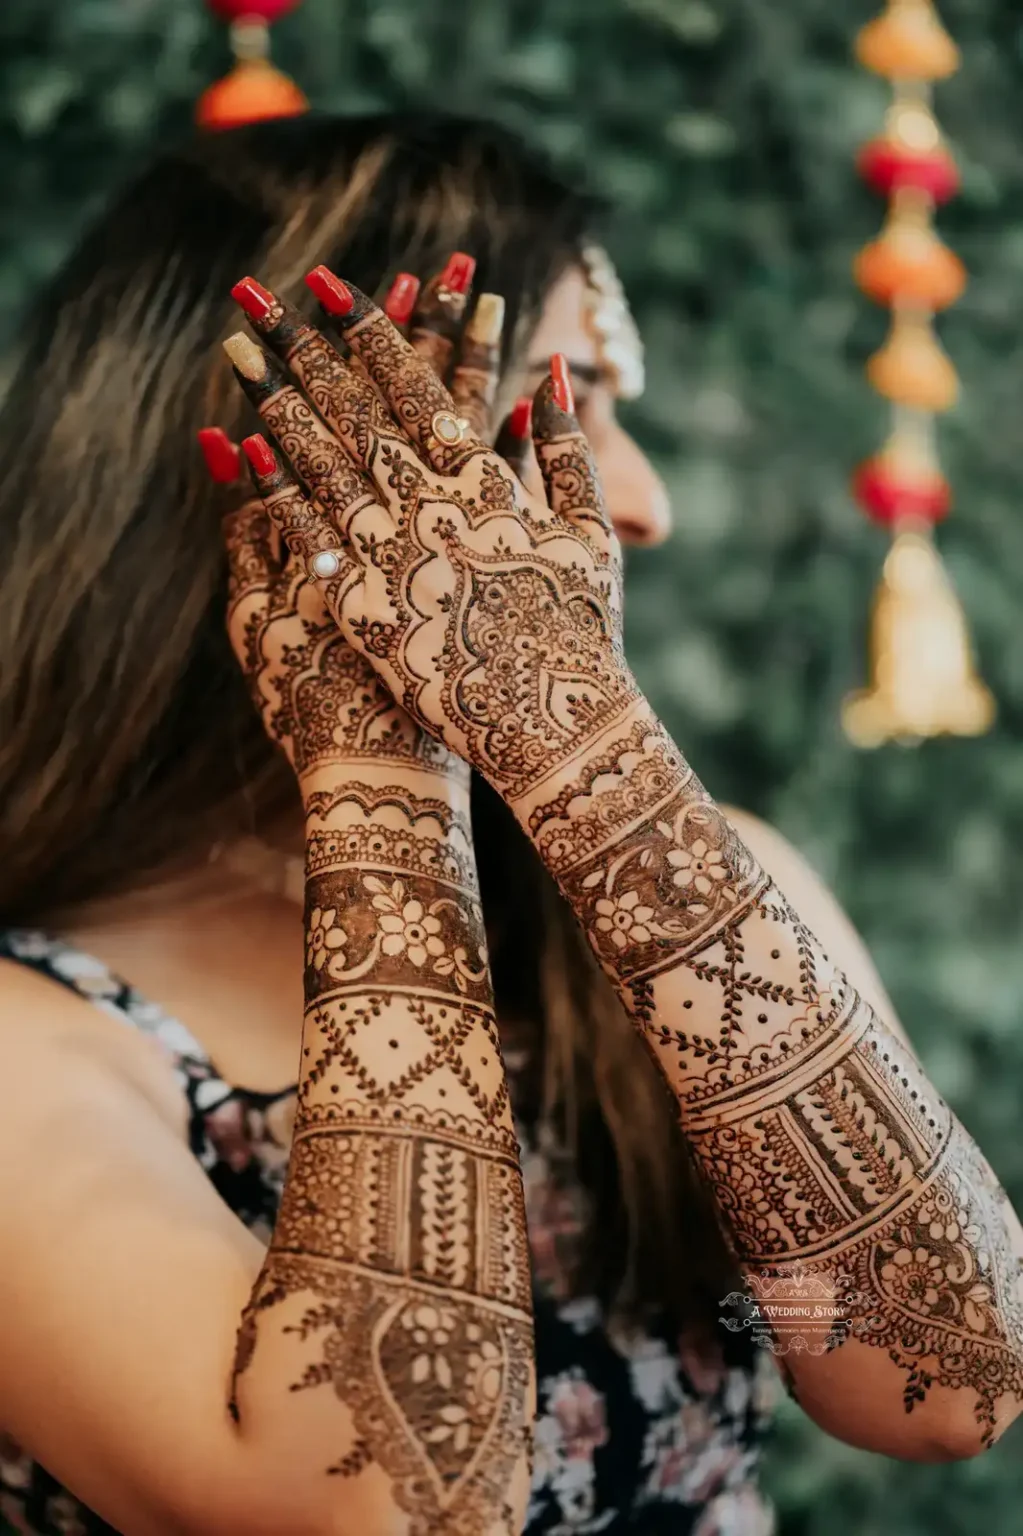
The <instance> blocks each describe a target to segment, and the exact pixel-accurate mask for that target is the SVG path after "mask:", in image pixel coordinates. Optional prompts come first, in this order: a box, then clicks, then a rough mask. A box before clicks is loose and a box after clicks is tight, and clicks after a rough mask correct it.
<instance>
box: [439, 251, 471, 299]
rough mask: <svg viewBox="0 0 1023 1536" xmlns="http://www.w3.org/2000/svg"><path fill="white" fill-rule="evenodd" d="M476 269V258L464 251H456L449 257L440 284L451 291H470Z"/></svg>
mask: <svg viewBox="0 0 1023 1536" xmlns="http://www.w3.org/2000/svg"><path fill="white" fill-rule="evenodd" d="M475 271H476V261H475V258H474V257H472V256H467V255H466V254H465V252H464V251H456V252H455V254H454V255H453V256H449V257H448V264H447V266H446V267H445V268H444V271H443V272H442V273H441V275H440V286H441V287H442V288H447V289H448V290H449V291H450V292H451V293H468V292H469V289H470V288H471V287H472V279H473V274H474V273H475Z"/></svg>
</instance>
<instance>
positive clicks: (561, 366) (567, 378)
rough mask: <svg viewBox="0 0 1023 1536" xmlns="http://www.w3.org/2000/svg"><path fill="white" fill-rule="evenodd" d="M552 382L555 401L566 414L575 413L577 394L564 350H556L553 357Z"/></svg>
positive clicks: (571, 414) (572, 414)
mask: <svg viewBox="0 0 1023 1536" xmlns="http://www.w3.org/2000/svg"><path fill="white" fill-rule="evenodd" d="M551 383H552V384H553V386H554V403H555V405H558V406H560V407H561V409H562V410H563V411H564V412H565V414H566V416H574V415H575V395H574V393H573V391H572V375H571V374H570V373H569V371H568V363H567V361H566V360H565V355H564V353H563V352H555V354H554V356H553V357H552V358H551Z"/></svg>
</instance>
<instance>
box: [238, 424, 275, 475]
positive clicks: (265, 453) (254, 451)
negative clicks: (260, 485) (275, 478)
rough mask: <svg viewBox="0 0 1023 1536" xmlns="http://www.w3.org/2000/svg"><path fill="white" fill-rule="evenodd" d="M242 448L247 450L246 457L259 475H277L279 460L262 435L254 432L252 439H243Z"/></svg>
mask: <svg viewBox="0 0 1023 1536" xmlns="http://www.w3.org/2000/svg"><path fill="white" fill-rule="evenodd" d="M242 448H243V449H244V450H245V457H246V458H247V459H248V461H249V463H250V464H251V465H252V467H253V469H254V470H255V471H256V474H257V475H263V476H264V477H265V476H267V475H274V474H276V473H277V460H276V458H275V457H274V451H273V449H272V448H271V447H270V444H269V443H268V442H267V440H266V438H265V437H263V436H262V434H261V433H259V432H254V433H253V434H252V436H251V437H245V438H243V439H242Z"/></svg>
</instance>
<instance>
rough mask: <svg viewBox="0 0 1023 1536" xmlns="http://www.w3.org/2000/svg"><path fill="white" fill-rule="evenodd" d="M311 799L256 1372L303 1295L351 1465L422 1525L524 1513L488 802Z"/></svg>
mask: <svg viewBox="0 0 1023 1536" xmlns="http://www.w3.org/2000/svg"><path fill="white" fill-rule="evenodd" d="M309 808H310V814H311V825H310V840H309V846H308V858H307V911H306V956H305V959H306V971H305V981H306V998H307V1010H306V1022H305V1029H304V1032H303V1071H302V1080H301V1084H300V1089H299V1096H298V1106H297V1112H296V1125H295V1140H294V1147H293V1152H292V1158H291V1163H290V1165H289V1174H288V1180H287V1184H286V1187H285V1191H284V1197H283V1201H282V1205H281V1212H280V1216H279V1219H278V1223H277V1227H276V1229H275V1232H274V1238H273V1243H272V1246H271V1249H270V1252H269V1255H268V1258H267V1262H266V1265H265V1268H264V1271H263V1275H262V1277H261V1280H260V1283H259V1286H258V1287H257V1290H256V1292H255V1293H254V1296H253V1300H252V1304H251V1306H250V1307H249V1309H248V1311H247V1313H246V1316H245V1319H244V1322H243V1328H242V1332H241V1335H240V1337H239V1345H238V1356H237V1362H236V1382H237V1381H239V1380H240V1379H242V1378H243V1377H244V1373H245V1371H246V1370H247V1369H248V1368H249V1367H250V1365H251V1362H252V1360H253V1358H254V1357H255V1353H256V1351H257V1349H258V1331H259V1329H261V1328H262V1327H263V1326H265V1324H264V1321H263V1320H264V1319H267V1318H268V1317H269V1316H271V1315H273V1314H275V1313H276V1311H277V1309H280V1308H283V1307H287V1308H288V1318H289V1321H287V1322H286V1323H285V1325H284V1332H285V1333H287V1334H289V1335H291V1336H293V1337H294V1338H295V1340H296V1342H297V1344H298V1346H299V1347H300V1351H301V1359H300V1362H299V1364H298V1365H297V1366H296V1375H295V1379H294V1383H293V1390H295V1391H300V1390H313V1389H316V1388H321V1387H322V1388H325V1389H328V1390H333V1391H334V1392H335V1393H336V1395H337V1397H338V1398H339V1400H340V1401H341V1403H342V1404H343V1405H344V1407H345V1408H346V1409H347V1411H348V1413H349V1415H350V1420H351V1425H352V1430H351V1434H350V1436H349V1437H348V1441H347V1443H345V1444H342V1445H339V1448H338V1456H337V1459H336V1461H335V1463H334V1464H333V1465H332V1466H331V1467H330V1468H329V1470H330V1471H331V1472H332V1473H334V1474H335V1475H339V1476H345V1477H353V1478H358V1477H359V1476H360V1474H362V1473H363V1472H364V1471H365V1470H366V1469H367V1468H369V1467H371V1466H375V1467H377V1468H379V1469H380V1470H382V1471H383V1472H384V1473H385V1474H386V1475H387V1477H388V1478H389V1479H390V1481H391V1487H392V1492H393V1497H394V1499H395V1501H396V1503H397V1504H398V1506H399V1507H400V1508H401V1509H402V1510H403V1511H404V1512H405V1513H406V1514H407V1515H408V1517H409V1521H410V1524H409V1529H410V1532H412V1533H414V1536H427V1533H430V1536H433V1533H435V1532H439V1531H440V1530H442V1529H443V1530H444V1531H445V1532H451V1533H452V1536H477V1533H478V1532H481V1531H496V1530H498V1529H500V1530H502V1531H507V1536H513V1530H514V1526H513V1515H512V1509H513V1506H515V1505H516V1498H515V1497H514V1496H513V1485H517V1484H518V1483H519V1482H521V1480H522V1479H523V1478H525V1477H526V1476H527V1475H528V1474H527V1467H528V1450H529V1445H528V1439H529V1419H530V1414H531V1409H532V1390H533V1388H532V1380H533V1374H532V1371H533V1368H532V1329H531V1301H530V1267H529V1251H528V1244H527V1240H526V1228H525V1212H524V1204H523V1194H522V1181H521V1174H520V1170H519V1162H518V1146H517V1141H516V1137H515V1131H514V1126H513V1122H512V1117H511V1110H510V1107H509V1102H508V1089H507V1083H506V1079H505V1074H504V1068H503V1063H502V1060H501V1051H500V1042H499V1039H498V1033H497V1026H496V1022H495V1019H494V1014H493V1008H492V995H491V988H490V980H489V972H488V968H487V959H486V945H485V938H484V930H483V917H482V910H481V908H480V904H479V896H478V891H477V888H476V883H475V867H474V863H473V859H472V844H471V828H470V826H469V821H468V814H467V804H466V807H465V809H458V808H455V807H454V806H453V805H452V803H451V802H450V801H448V802H444V801H443V800H439V799H429V800H420V799H419V798H418V797H417V796H416V795H414V794H412V793H410V792H408V791H406V792H405V793H404V794H403V793H402V791H401V788H400V786H399V785H398V784H396V783H391V784H389V785H381V786H373V785H369V784H362V783H358V782H355V783H351V784H346V785H341V784H338V785H337V786H336V787H333V788H330V789H324V790H320V791H317V792H316V793H315V794H314V795H312V796H311V797H310V807H309ZM296 1301H297V1303H298V1305H299V1307H300V1312H299V1313H298V1314H297V1320H296V1313H295V1303H296ZM502 1521H503V1524H502V1523H501V1522H502Z"/></svg>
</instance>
